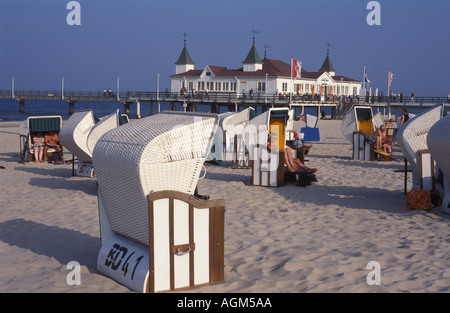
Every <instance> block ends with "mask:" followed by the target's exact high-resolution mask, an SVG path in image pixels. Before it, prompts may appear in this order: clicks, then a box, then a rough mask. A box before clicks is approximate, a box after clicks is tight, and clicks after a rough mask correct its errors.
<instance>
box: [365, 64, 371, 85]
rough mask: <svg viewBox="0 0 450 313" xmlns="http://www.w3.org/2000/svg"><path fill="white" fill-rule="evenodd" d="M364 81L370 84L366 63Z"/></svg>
mask: <svg viewBox="0 0 450 313" xmlns="http://www.w3.org/2000/svg"><path fill="white" fill-rule="evenodd" d="M364 82H365V83H368V84H370V80H369V79H368V78H367V72H366V66H365V65H364Z"/></svg>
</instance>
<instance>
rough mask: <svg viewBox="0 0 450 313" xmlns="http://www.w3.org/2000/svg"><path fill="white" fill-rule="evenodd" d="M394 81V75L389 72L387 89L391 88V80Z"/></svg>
mask: <svg viewBox="0 0 450 313" xmlns="http://www.w3.org/2000/svg"><path fill="white" fill-rule="evenodd" d="M393 79H394V74H393V73H392V72H391V71H389V76H388V84H389V87H391V84H392V80H393Z"/></svg>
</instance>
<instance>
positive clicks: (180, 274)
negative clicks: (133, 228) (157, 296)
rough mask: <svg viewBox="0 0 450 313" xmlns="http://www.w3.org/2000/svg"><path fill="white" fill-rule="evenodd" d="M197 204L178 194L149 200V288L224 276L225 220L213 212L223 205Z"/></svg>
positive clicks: (195, 283)
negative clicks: (216, 206)
mask: <svg viewBox="0 0 450 313" xmlns="http://www.w3.org/2000/svg"><path fill="white" fill-rule="evenodd" d="M167 193H170V192H167ZM172 193H173V192H172ZM175 193H176V192H175ZM186 197H189V196H188V195H186ZM212 202H214V201H203V203H202V204H204V205H207V204H208V203H212ZM194 204H195V201H193V202H189V201H186V199H177V198H176V197H167V198H160V199H158V198H155V199H153V200H152V199H150V200H149V213H150V225H149V226H150V236H151V238H150V246H153V249H152V248H151V247H150V279H149V287H148V291H150V292H163V291H168V290H179V289H190V288H194V287H196V286H202V285H207V284H211V283H213V282H215V281H219V280H223V275H220V273H219V274H218V272H223V251H221V250H220V249H222V250H223V234H222V233H223V221H224V220H223V218H222V219H221V218H219V219H215V218H214V216H216V215H215V214H216V211H219V215H220V214H221V213H220V212H221V210H222V211H223V210H224V209H223V208H219V209H217V208H208V207H202V208H198V207H196V206H195V205H194ZM216 222H217V223H216ZM152 228H153V230H152ZM217 234H219V235H217ZM221 255H222V258H221V257H220V256H221ZM152 260H153V262H152Z"/></svg>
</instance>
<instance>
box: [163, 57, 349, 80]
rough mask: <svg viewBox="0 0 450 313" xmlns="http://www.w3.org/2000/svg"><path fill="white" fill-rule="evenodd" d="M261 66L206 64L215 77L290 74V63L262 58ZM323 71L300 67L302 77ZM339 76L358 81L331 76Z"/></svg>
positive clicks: (192, 72) (198, 72)
mask: <svg viewBox="0 0 450 313" xmlns="http://www.w3.org/2000/svg"><path fill="white" fill-rule="evenodd" d="M261 62H262V63H263V67H262V69H260V70H257V71H255V72H244V69H243V68H242V67H241V68H238V69H227V68H226V67H224V66H213V65H208V68H209V69H210V70H211V72H212V74H213V75H214V76H215V77H265V76H266V74H267V75H268V76H269V77H290V76H291V65H290V64H288V63H286V62H283V61H281V60H276V59H267V58H264V59H263V60H262V61H261ZM203 71H204V69H202V70H189V71H187V72H185V73H179V74H175V75H171V76H170V77H199V76H200V75H201V74H202V73H203ZM322 74H323V72H308V71H306V70H304V69H303V68H302V78H303V79H317V78H319V77H320V76H321V75H322ZM341 77H342V78H343V80H344V81H353V82H358V81H357V80H354V79H351V78H348V77H345V76H333V79H334V80H335V81H340V80H341Z"/></svg>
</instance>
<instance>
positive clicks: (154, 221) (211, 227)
mask: <svg viewBox="0 0 450 313" xmlns="http://www.w3.org/2000/svg"><path fill="white" fill-rule="evenodd" d="M217 126H218V116H217V115H215V114H200V113H189V112H175V111H171V112H162V113H160V114H156V115H152V116H149V117H146V118H143V119H140V120H137V121H134V122H132V123H130V124H126V125H123V126H121V127H118V128H116V129H113V130H111V131H109V132H107V133H106V134H104V135H103V136H102V137H101V138H100V139H99V140H98V141H97V144H96V145H95V148H94V151H93V163H94V164H95V170H96V176H97V182H98V186H99V189H98V201H99V212H100V233H101V242H102V247H101V249H100V252H99V255H98V261H97V268H98V270H99V272H100V273H102V274H104V275H106V276H108V277H110V278H112V279H114V280H116V281H117V282H119V283H121V284H123V285H125V286H127V287H128V288H130V289H132V290H134V291H139V292H163V291H168V290H175V289H182V288H194V287H198V286H201V285H205V284H211V283H214V282H217V281H220V280H223V279H224V275H223V270H224V263H223V262H224V255H223V254H224V250H223V249H224V247H223V240H224V238H223V236H224V206H225V202H224V201H223V200H215V201H213V200H199V199H198V198H196V197H195V194H196V189H197V182H198V180H199V176H200V173H201V171H202V168H203V164H204V162H205V160H206V157H207V155H208V153H209V151H210V148H211V145H212V142H213V138H214V136H215V133H216V131H217ZM120 262H122V263H120ZM124 264H128V265H129V267H128V271H126V272H124V267H123V265H124Z"/></svg>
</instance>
